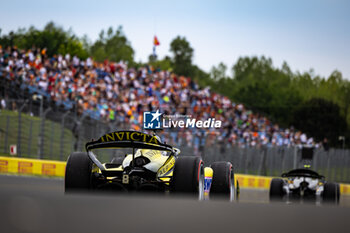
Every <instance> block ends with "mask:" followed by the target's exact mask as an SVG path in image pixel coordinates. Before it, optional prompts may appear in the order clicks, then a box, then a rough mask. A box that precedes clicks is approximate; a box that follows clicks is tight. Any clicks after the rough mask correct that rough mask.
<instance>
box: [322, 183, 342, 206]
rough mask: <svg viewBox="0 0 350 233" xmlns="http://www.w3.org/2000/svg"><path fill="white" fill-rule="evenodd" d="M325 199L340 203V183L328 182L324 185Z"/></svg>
mask: <svg viewBox="0 0 350 233" xmlns="http://www.w3.org/2000/svg"><path fill="white" fill-rule="evenodd" d="M322 196H323V201H325V202H329V203H332V202H333V203H338V202H339V197H340V188H339V184H337V183H332V182H328V183H325V184H324V186H323V194H322Z"/></svg>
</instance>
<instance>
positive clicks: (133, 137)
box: [101, 131, 160, 144]
mask: <svg viewBox="0 0 350 233" xmlns="http://www.w3.org/2000/svg"><path fill="white" fill-rule="evenodd" d="M117 141H137V142H145V143H152V144H160V143H159V141H158V140H157V138H156V137H154V136H151V135H148V134H144V133H140V132H129V131H125V132H113V133H109V134H106V135H104V136H102V137H101V142H117Z"/></svg>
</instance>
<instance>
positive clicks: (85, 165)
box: [64, 152, 92, 192]
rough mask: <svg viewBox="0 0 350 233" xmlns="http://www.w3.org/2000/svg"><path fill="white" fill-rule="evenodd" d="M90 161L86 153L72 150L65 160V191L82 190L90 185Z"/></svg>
mask: <svg viewBox="0 0 350 233" xmlns="http://www.w3.org/2000/svg"><path fill="white" fill-rule="evenodd" d="M91 169H92V162H91V161H90V159H89V157H88V155H87V153H84V152H73V153H72V154H71V155H70V156H69V157H68V160H67V165H66V175H65V179H64V184H65V191H66V192H67V191H79V190H80V191H82V190H87V189H89V188H90V186H91Z"/></svg>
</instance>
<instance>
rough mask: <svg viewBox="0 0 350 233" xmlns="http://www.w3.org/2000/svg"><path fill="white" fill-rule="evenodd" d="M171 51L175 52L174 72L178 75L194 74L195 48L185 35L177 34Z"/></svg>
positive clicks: (171, 45)
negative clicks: (193, 58) (193, 59)
mask: <svg viewBox="0 0 350 233" xmlns="http://www.w3.org/2000/svg"><path fill="white" fill-rule="evenodd" d="M170 51H171V52H172V53H173V57H172V62H173V67H174V72H175V73H176V74H178V75H184V76H192V75H193V72H194V68H193V66H192V57H193V49H192V48H191V46H190V43H189V42H188V41H187V40H186V38H185V37H180V36H177V37H176V38H175V39H173V40H172V42H171V43H170Z"/></svg>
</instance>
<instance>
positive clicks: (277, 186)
mask: <svg viewBox="0 0 350 233" xmlns="http://www.w3.org/2000/svg"><path fill="white" fill-rule="evenodd" d="M283 195H284V191H283V180H282V179H276V178H275V179H272V180H271V185H270V200H276V201H278V200H282V198H283Z"/></svg>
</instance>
